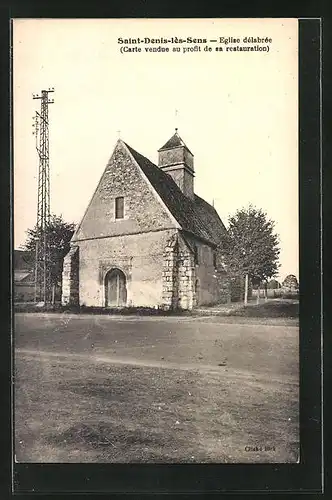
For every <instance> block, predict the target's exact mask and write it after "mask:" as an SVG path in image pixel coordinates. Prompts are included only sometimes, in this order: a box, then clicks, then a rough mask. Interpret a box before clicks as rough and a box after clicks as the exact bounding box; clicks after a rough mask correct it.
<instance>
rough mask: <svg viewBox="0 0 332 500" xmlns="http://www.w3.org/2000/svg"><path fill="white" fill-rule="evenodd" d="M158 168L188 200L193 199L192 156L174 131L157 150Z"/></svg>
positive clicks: (176, 131) (176, 130)
mask: <svg viewBox="0 0 332 500" xmlns="http://www.w3.org/2000/svg"><path fill="white" fill-rule="evenodd" d="M158 153H159V160H158V165H159V167H160V168H161V169H162V170H164V172H167V173H168V174H169V175H170V176H171V177H172V178H173V180H174V181H175V182H176V184H177V185H178V186H179V188H180V189H181V191H182V192H183V193H184V194H185V195H186V196H188V197H189V198H193V197H194V176H195V174H194V155H193V154H192V152H191V151H190V149H189V148H188V147H187V146H186V144H185V143H184V142H183V140H182V139H181V137H180V136H179V134H178V129H177V128H176V129H175V134H174V135H173V136H172V137H171V138H170V139H169V140H168V141H167V142H166V143H165V144H164V145H163V146H162V147H161V148H160V149H158Z"/></svg>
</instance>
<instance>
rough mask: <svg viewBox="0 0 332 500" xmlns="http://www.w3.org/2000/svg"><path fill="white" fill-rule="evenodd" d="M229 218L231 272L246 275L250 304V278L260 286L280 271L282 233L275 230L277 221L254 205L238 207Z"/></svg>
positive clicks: (227, 247) (228, 235)
mask: <svg viewBox="0 0 332 500" xmlns="http://www.w3.org/2000/svg"><path fill="white" fill-rule="evenodd" d="M228 222H229V227H228V231H227V238H226V245H225V246H226V248H225V259H226V265H227V268H228V272H229V274H230V276H241V277H243V278H244V280H245V293H244V296H245V299H244V302H245V304H246V303H247V297H248V283H249V280H251V282H252V284H253V285H254V286H255V285H256V286H258V288H259V287H260V285H261V283H262V282H264V283H265V285H266V283H267V280H268V279H269V278H272V276H274V275H275V274H276V273H277V270H278V267H279V264H278V259H279V253H280V249H279V237H278V235H277V234H275V233H274V226H275V224H274V222H273V221H272V220H270V219H269V218H268V216H267V214H266V213H265V212H263V210H261V209H258V208H256V207H254V206H253V205H249V207H248V208H242V209H240V210H238V211H237V212H236V213H235V215H233V216H231V217H230V218H229V220H228ZM258 296H259V295H258Z"/></svg>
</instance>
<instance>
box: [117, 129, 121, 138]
mask: <svg viewBox="0 0 332 500" xmlns="http://www.w3.org/2000/svg"><path fill="white" fill-rule="evenodd" d="M116 133H117V134H118V139H120V136H121V130H117V131H116Z"/></svg>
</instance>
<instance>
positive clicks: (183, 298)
mask: <svg viewBox="0 0 332 500" xmlns="http://www.w3.org/2000/svg"><path fill="white" fill-rule="evenodd" d="M178 280H179V307H180V308H181V309H192V308H193V307H194V306H195V305H196V301H197V299H196V294H195V282H196V269H195V263H194V254H193V252H192V251H191V249H190V248H188V246H187V245H186V244H185V242H184V241H183V239H182V238H181V240H180V244H179V256H178Z"/></svg>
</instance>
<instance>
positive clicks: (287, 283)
mask: <svg viewBox="0 0 332 500" xmlns="http://www.w3.org/2000/svg"><path fill="white" fill-rule="evenodd" d="M282 286H283V287H284V288H289V289H290V290H298V288H299V282H298V281H297V278H296V276H294V274H288V275H287V276H286V278H285V279H284V281H283V282H282Z"/></svg>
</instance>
